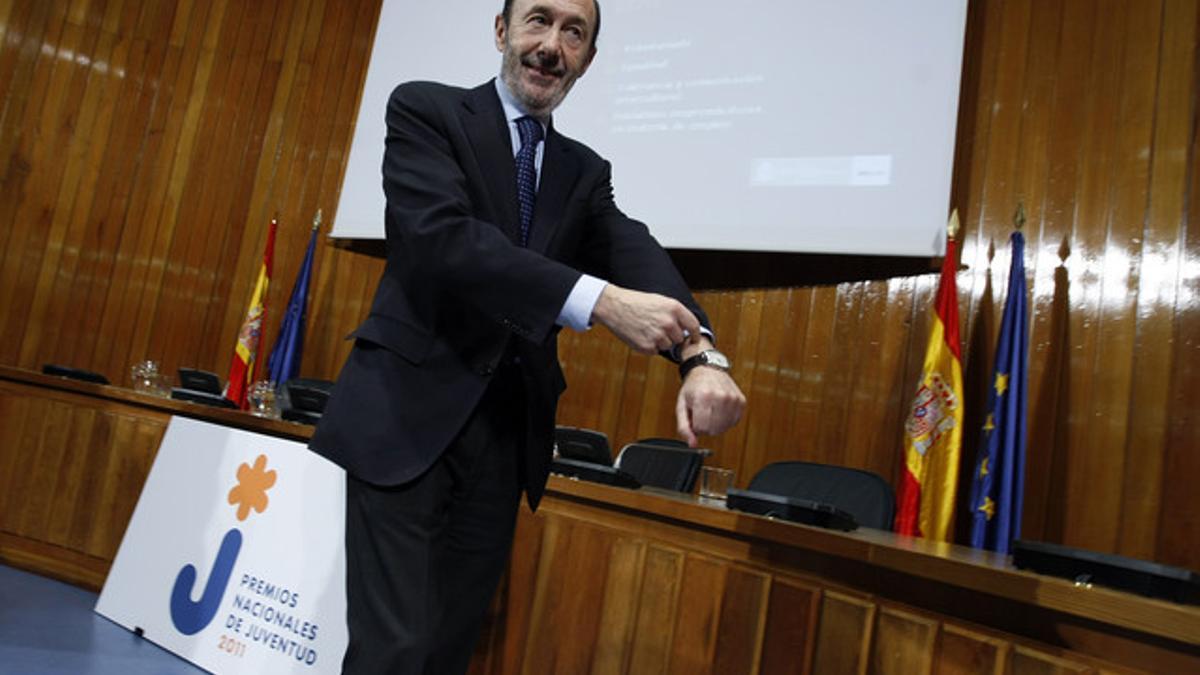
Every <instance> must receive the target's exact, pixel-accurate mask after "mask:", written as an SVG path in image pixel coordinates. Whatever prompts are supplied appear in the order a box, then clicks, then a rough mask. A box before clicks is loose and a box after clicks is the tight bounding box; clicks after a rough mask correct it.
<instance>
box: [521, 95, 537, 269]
mask: <svg viewBox="0 0 1200 675" xmlns="http://www.w3.org/2000/svg"><path fill="white" fill-rule="evenodd" d="M517 133H518V134H520V135H521V149H520V150H518V151H517V204H518V205H519V206H520V207H521V246H528V245H529V226H530V225H531V224H532V223H533V200H534V198H535V197H536V196H537V169H535V168H534V166H533V158H534V156H535V155H536V154H537V144H538V142H540V141H541V140H542V125H541V123H540V122H538V121H537V120H535V119H533V118H532V117H529V116H525V117H518V118H517Z"/></svg>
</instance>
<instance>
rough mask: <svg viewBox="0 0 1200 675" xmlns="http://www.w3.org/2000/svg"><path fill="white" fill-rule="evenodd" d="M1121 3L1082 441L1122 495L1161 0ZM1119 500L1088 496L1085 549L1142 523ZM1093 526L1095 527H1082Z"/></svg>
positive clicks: (1099, 483) (1101, 480) (1099, 481)
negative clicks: (1091, 392) (1097, 312)
mask: <svg viewBox="0 0 1200 675" xmlns="http://www.w3.org/2000/svg"><path fill="white" fill-rule="evenodd" d="M1121 6H1122V7H1123V8H1124V9H1125V16H1124V17H1123V26H1122V30H1123V31H1124V35H1123V36H1122V37H1121V38H1120V39H1119V42H1120V43H1121V44H1122V45H1124V49H1123V51H1124V54H1123V59H1122V62H1121V63H1120V64H1119V66H1118V74H1119V77H1120V78H1121V79H1120V82H1119V85H1118V93H1117V96H1118V99H1117V108H1116V121H1115V124H1116V125H1119V127H1120V129H1121V133H1119V134H1115V135H1114V137H1113V164H1112V170H1113V175H1112V176H1111V178H1110V179H1109V180H1110V181H1111V185H1110V188H1109V195H1108V199H1107V209H1106V211H1107V213H1106V219H1107V240H1106V241H1105V243H1104V263H1103V264H1104V270H1105V271H1104V281H1103V286H1102V290H1101V300H1100V306H1101V312H1102V314H1101V317H1100V323H1099V324H1098V325H1097V326H1095V327H1094V328H1093V330H1095V331H1096V332H1097V343H1096V347H1097V349H1096V362H1095V363H1096V365H1095V378H1096V380H1095V385H1094V386H1095V392H1096V394H1097V396H1096V397H1095V398H1094V399H1093V400H1092V408H1091V415H1090V417H1091V420H1092V422H1091V423H1090V424H1089V425H1088V427H1087V430H1088V436H1087V438H1088V440H1087V447H1088V453H1089V455H1090V456H1092V457H1095V456H1097V455H1098V456H1101V457H1104V458H1105V461H1104V463H1103V465H1102V466H1099V467H1097V468H1096V472H1095V473H1093V474H1092V476H1093V479H1092V480H1094V481H1096V482H1095V483H1093V485H1092V486H1091V489H1100V490H1102V491H1104V492H1107V493H1109V494H1111V495H1120V494H1122V487H1123V486H1124V484H1125V480H1124V478H1125V472H1126V468H1127V467H1128V465H1129V464H1130V463H1136V462H1138V461H1139V460H1140V456H1141V454H1142V453H1141V449H1140V448H1131V447H1130V446H1129V434H1130V428H1129V422H1130V417H1129V410H1130V406H1129V403H1130V401H1129V397H1130V393H1131V390H1132V381H1133V378H1134V372H1133V362H1134V354H1133V345H1134V340H1135V337H1136V336H1135V331H1136V327H1137V324H1138V323H1139V322H1140V317H1138V315H1137V290H1138V281H1139V279H1140V276H1141V271H1140V268H1139V267H1138V265H1137V261H1138V260H1139V259H1140V257H1141V249H1142V245H1143V227H1144V218H1145V213H1146V206H1147V204H1146V200H1147V197H1148V187H1149V169H1150V166H1149V153H1148V152H1147V150H1148V149H1149V147H1150V145H1151V141H1152V139H1153V130H1154V129H1153V123H1154V110H1153V105H1154V101H1155V98H1156V87H1157V77H1156V76H1157V69H1158V68H1157V66H1158V54H1159V36H1160V35H1161V31H1162V26H1161V23H1162V16H1161V8H1162V7H1161V3H1149V4H1139V3H1133V4H1130V3H1121ZM1131 487H1132V489H1133V490H1134V491H1136V492H1139V493H1143V494H1144V493H1145V492H1146V491H1148V490H1149V491H1151V492H1154V491H1157V490H1158V488H1159V486H1158V484H1157V483H1153V484H1151V485H1145V486H1131ZM1123 501H1124V500H1123V498H1122V499H1108V500H1102V501H1098V502H1096V503H1094V504H1093V505H1092V508H1090V509H1089V513H1090V515H1089V518H1090V522H1089V523H1088V524H1087V525H1086V526H1085V528H1086V529H1085V532H1088V533H1089V534H1088V535H1087V541H1088V546H1089V547H1090V548H1094V549H1099V550H1102V551H1117V546H1118V539H1119V536H1120V531H1121V529H1122V528H1123V527H1125V526H1129V527H1138V528H1141V527H1145V524H1143V523H1136V522H1129V521H1128V520H1127V513H1126V512H1125V511H1124V509H1123V508H1122V505H1123V504H1122V502H1123ZM1091 532H1096V533H1097V534H1090V533H1091Z"/></svg>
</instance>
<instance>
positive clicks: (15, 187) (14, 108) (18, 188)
mask: <svg viewBox="0 0 1200 675" xmlns="http://www.w3.org/2000/svg"><path fill="white" fill-rule="evenodd" d="M49 13H50V3H48V2H42V3H22V4H20V5H16V6H15V7H14V9H13V10H11V11H10V12H9V14H8V16H7V18H6V21H5V25H4V26H3V28H4V31H5V39H4V40H3V41H0V92H3V107H2V108H0V161H2V162H3V167H4V170H3V173H2V174H0V223H4V224H5V226H4V227H0V251H2V253H0V284H7V282H8V281H9V280H11V279H13V278H15V274H14V270H15V267H14V265H15V262H14V261H16V260H19V257H18V256H17V253H16V250H15V248H16V244H15V242H17V241H22V239H20V238H18V237H17V235H16V230H17V229H18V228H17V227H15V222H14V216H15V214H16V213H17V210H18V207H19V205H20V196H21V194H22V190H23V188H24V186H25V181H26V179H27V177H28V175H29V171H30V166H29V159H28V157H27V156H25V155H23V154H21V153H20V152H18V149H19V148H20V147H21V145H20V143H21V140H22V136H23V132H24V131H25V130H24V127H23V125H22V124H20V120H22V119H23V117H24V111H25V107H26V106H27V105H28V104H29V94H30V89H31V86H30V83H31V80H32V79H33V72H34V65H35V64H36V63H37V56H38V54H39V53H40V52H41V39H40V36H41V34H42V32H43V31H44V30H45V24H46V20H47V17H48V15H49ZM7 287H8V286H7V285H0V288H7ZM8 301H10V299H9V298H0V303H5V302H8ZM7 308H8V305H5V304H0V331H3V330H6V329H7V324H8V322H9V321H10V320H11V315H10V314H9V313H8V311H7Z"/></svg>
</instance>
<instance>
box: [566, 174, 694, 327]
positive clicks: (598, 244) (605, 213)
mask: <svg viewBox="0 0 1200 675" xmlns="http://www.w3.org/2000/svg"><path fill="white" fill-rule="evenodd" d="M601 161H602V162H603V166H602V169H601V170H600V171H599V172H597V178H596V181H595V183H594V184H593V186H592V188H591V192H590V195H589V221H590V227H589V228H588V233H587V237H586V239H585V242H584V245H583V247H582V253H581V259H582V260H583V264H582V267H583V270H584V271H586V272H588V273H589V274H592V275H594V276H598V277H601V278H603V279H606V280H608V281H610V282H612V283H614V284H616V285H618V286H623V287H625V288H632V289H635V290H639V291H646V292H651V293H659V294H661V295H666V296H669V297H672V298H675V299H676V300H678V301H680V302H682V303H683V304H684V305H685V306H687V308H688V309H690V310H691V311H692V313H693V314H695V315H696V318H697V319H699V320H700V323H701V325H703V326H704V327H705V328H708V329H709V330H711V329H712V327H711V326H710V325H709V322H708V316H707V315H706V314H705V313H704V310H703V309H701V308H700V305H699V303H697V302H696V299H695V298H694V297H692V293H691V291H690V290H689V289H688V287H687V283H686V282H684V280H683V277H682V276H680V274H679V271H678V270H677V269H676V268H675V264H674V262H672V261H671V257H670V256H669V255H667V252H666V251H665V250H663V247H662V246H661V245H660V244H659V243H658V240H656V239H655V238H654V236H653V235H651V234H650V230H649V228H647V227H646V225H645V224H644V223H642V222H640V221H637V220H634V219H632V218H629V217H628V216H626V215H625V214H624V213H622V212H621V209H620V208H618V207H617V204H616V201H615V200H614V199H613V189H612V168H611V165H610V164H609V163H608V162H607V161H604V160H601Z"/></svg>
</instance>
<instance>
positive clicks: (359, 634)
mask: <svg viewBox="0 0 1200 675" xmlns="http://www.w3.org/2000/svg"><path fill="white" fill-rule="evenodd" d="M519 382H520V376H519V373H516V372H515V371H513V372H505V371H501V373H500V374H498V375H497V377H496V378H495V379H494V380H493V381H492V384H491V385H490V386H489V388H488V391H487V393H485V394H484V398H483V401H482V402H481V403H480V404H479V406H478V407H477V408H476V410H475V412H474V413H473V414H472V416H471V419H470V420H469V421H468V422H467V425H466V426H465V427H464V428H463V430H462V431H461V432H460V433H459V435H458V437H457V438H456V439H455V441H454V442H453V443H452V444H451V446H450V447H449V448H447V449H446V451H445V452H444V453H443V454H442V456H441V457H440V458H439V459H438V460H437V462H435V463H434V465H433V466H432V467H431V468H430V469H429V470H428V471H427V472H425V473H424V474H422V475H421V476H420V477H418V478H416V479H415V480H413V481H411V482H409V483H405V484H403V485H400V486H395V487H381V486H377V485H372V484H371V483H369V482H367V481H364V480H361V479H359V478H355V477H352V476H348V477H347V482H346V609H347V611H346V614H347V625H348V628H349V634H350V641H349V645H348V647H347V650H346V655H345V658H344V660H343V661H342V672H343V673H353V674H356V675H357V674H362V673H387V674H388V675H398V674H404V673H437V674H439V675H440V674H443V673H447V674H448V673H462V672H465V671H466V669H467V667H468V665H469V664H470V660H471V654H472V652H473V651H474V647H475V643H476V641H477V640H478V638H479V630H480V627H481V624H482V622H483V617H484V615H485V613H486V612H487V608H488V606H489V604H490V603H491V600H492V596H493V595H494V594H495V590H496V585H497V583H498V582H499V580H500V576H501V574H502V573H503V571H504V568H505V565H506V564H507V562H508V554H509V550H510V548H511V545H512V538H513V529H514V526H515V523H516V512H517V505H518V503H519V501H520V493H521V489H520V483H521V478H520V472H521V468H520V460H519V456H520V451H521V444H522V442H523V437H524V426H523V425H524V420H525V411H524V396H523V395H522V392H521V389H520V385H519ZM365 478H368V479H369V477H365Z"/></svg>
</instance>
